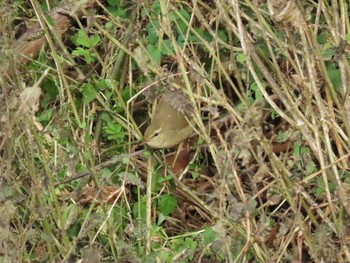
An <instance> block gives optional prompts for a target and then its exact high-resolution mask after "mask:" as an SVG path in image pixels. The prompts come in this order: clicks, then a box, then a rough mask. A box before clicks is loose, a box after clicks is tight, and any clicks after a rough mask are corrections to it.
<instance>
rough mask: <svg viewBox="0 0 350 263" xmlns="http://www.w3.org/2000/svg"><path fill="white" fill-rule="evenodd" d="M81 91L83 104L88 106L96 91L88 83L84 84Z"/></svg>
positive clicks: (94, 97)
mask: <svg viewBox="0 0 350 263" xmlns="http://www.w3.org/2000/svg"><path fill="white" fill-rule="evenodd" d="M82 89H83V91H82V93H83V102H84V104H89V103H90V102H91V101H93V100H94V99H96V96H97V91H96V90H95V88H94V87H93V86H92V85H91V84H90V83H87V84H84V85H83V88H82Z"/></svg>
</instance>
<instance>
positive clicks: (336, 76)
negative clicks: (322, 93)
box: [327, 63, 341, 90]
mask: <svg viewBox="0 0 350 263" xmlns="http://www.w3.org/2000/svg"><path fill="white" fill-rule="evenodd" d="M327 73H328V76H329V78H330V80H331V82H332V84H333V86H334V88H335V89H336V90H339V89H340V87H341V74H340V71H339V69H337V68H336V67H335V66H334V65H333V63H331V64H328V65H327Z"/></svg>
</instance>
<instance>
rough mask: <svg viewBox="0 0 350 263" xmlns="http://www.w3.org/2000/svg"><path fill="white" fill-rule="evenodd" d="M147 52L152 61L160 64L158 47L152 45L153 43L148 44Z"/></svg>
mask: <svg viewBox="0 0 350 263" xmlns="http://www.w3.org/2000/svg"><path fill="white" fill-rule="evenodd" d="M147 53H148V55H149V56H150V58H151V60H152V61H153V63H156V64H157V65H159V64H160V59H161V55H162V54H161V51H160V49H159V48H157V47H155V46H153V45H148V46H147Z"/></svg>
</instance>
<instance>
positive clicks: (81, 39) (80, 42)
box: [72, 30, 100, 48]
mask: <svg viewBox="0 0 350 263" xmlns="http://www.w3.org/2000/svg"><path fill="white" fill-rule="evenodd" d="M72 41H73V43H74V44H75V45H76V46H83V47H86V48H91V47H94V46H96V45H97V44H98V43H99V42H100V36H99V35H93V36H91V37H88V36H87V34H86V32H85V31H83V30H79V31H78V32H77V33H76V34H75V35H74V36H73V37H72Z"/></svg>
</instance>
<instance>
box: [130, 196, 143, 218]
mask: <svg viewBox="0 0 350 263" xmlns="http://www.w3.org/2000/svg"><path fill="white" fill-rule="evenodd" d="M132 213H133V217H134V218H135V219H140V220H141V222H142V223H144V224H145V223H146V201H145V200H144V199H143V198H142V199H140V200H139V201H138V202H137V203H135V204H134V206H133V208H132Z"/></svg>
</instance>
